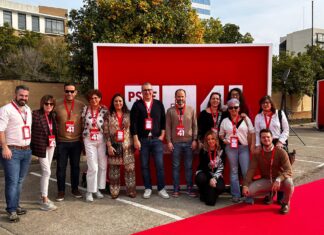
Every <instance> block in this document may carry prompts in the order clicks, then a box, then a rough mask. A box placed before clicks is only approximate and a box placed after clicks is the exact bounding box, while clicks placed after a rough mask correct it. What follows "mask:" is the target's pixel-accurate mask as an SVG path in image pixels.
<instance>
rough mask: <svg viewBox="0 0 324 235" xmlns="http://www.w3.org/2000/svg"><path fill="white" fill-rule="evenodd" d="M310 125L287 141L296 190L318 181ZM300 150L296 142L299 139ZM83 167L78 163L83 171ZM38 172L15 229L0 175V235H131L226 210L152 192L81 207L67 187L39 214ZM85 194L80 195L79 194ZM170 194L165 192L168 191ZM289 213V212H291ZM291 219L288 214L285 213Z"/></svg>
mask: <svg viewBox="0 0 324 235" xmlns="http://www.w3.org/2000/svg"><path fill="white" fill-rule="evenodd" d="M314 126H315V125H314V123H311V124H307V125H296V126H293V127H292V128H293V131H294V132H295V133H297V135H298V136H296V135H295V134H294V132H293V131H291V136H290V138H289V147H290V149H291V150H292V149H296V151H297V158H296V162H295V163H294V165H293V174H294V182H295V184H296V185H300V184H304V183H307V182H312V181H315V180H317V179H321V178H323V177H324V144H323V140H324V132H320V131H318V130H316V129H315V128H314ZM299 138H300V139H301V140H302V141H303V142H304V143H305V144H306V145H303V143H302V142H301V141H300V139H299ZM84 165H85V163H83V166H84ZM39 174H40V167H39V164H38V163H37V162H34V163H33V164H32V165H31V167H30V173H29V175H28V176H27V177H26V180H25V182H24V188H23V192H22V195H21V205H22V206H24V207H26V208H27V209H28V213H27V214H26V215H24V216H21V217H20V222H19V223H9V222H8V220H7V215H6V212H5V210H4V208H5V198H4V176H3V172H2V170H1V169H0V208H1V210H0V234H1V235H2V234H4V235H5V234H33V235H34V234H78V235H80V234H113V235H117V234H131V233H134V232H138V231H142V230H145V229H149V228H152V227H155V226H158V225H162V224H166V223H170V222H175V221H177V220H181V219H184V218H188V217H191V216H194V215H197V214H201V213H204V212H208V211H211V210H215V209H218V208H222V207H226V206H228V205H232V202H231V201H230V195H229V194H226V193H225V194H223V195H221V197H220V198H219V200H218V202H217V204H216V206H214V207H210V206H205V205H204V204H203V203H201V202H200V201H199V199H198V198H190V197H189V196H188V195H186V194H185V193H182V194H181V195H180V197H179V198H172V197H171V198H170V199H162V198H160V197H159V196H158V195H157V192H156V190H154V192H153V195H152V197H151V198H150V199H143V198H142V197H141V195H142V193H143V192H142V190H138V196H137V197H136V198H134V199H131V198H129V197H126V196H125V192H124V191H122V192H121V196H120V197H119V198H118V199H117V200H113V199H111V198H110V197H109V195H105V198H104V199H100V200H99V199H95V201H94V202H93V203H87V202H85V200H84V199H75V198H73V197H72V195H71V193H70V186H69V185H67V189H66V194H67V195H66V198H65V200H64V201H63V202H55V204H56V205H57V206H58V209H57V210H56V211H51V212H45V211H41V210H40V209H39V204H38V201H39V179H40V178H39ZM81 191H82V192H83V193H85V189H83V188H81ZM169 192H170V193H171V191H169ZM56 193H57V189H56V182H55V163H53V164H52V179H51V181H50V184H49V198H50V199H52V200H54V198H55V196H56ZM292 209H293V208H292ZM291 213H293V210H292V211H291Z"/></svg>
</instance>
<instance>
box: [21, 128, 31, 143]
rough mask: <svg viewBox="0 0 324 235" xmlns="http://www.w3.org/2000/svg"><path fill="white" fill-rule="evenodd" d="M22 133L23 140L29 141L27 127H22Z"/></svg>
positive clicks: (28, 129)
mask: <svg viewBox="0 0 324 235" xmlns="http://www.w3.org/2000/svg"><path fill="white" fill-rule="evenodd" d="M22 133H23V139H24V140H28V139H30V127H29V126H23V127H22Z"/></svg>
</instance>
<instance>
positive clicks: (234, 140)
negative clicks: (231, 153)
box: [230, 136, 239, 149]
mask: <svg viewBox="0 0 324 235" xmlns="http://www.w3.org/2000/svg"><path fill="white" fill-rule="evenodd" d="M230 144H231V148H234V149H237V148H238V145H239V141H238V137H237V136H232V137H231V138H230Z"/></svg>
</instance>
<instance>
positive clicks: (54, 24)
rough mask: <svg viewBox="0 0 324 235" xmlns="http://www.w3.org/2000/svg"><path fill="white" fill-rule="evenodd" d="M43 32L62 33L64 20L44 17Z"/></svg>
mask: <svg viewBox="0 0 324 235" xmlns="http://www.w3.org/2000/svg"><path fill="white" fill-rule="evenodd" d="M45 33H55V34H64V21H63V20H56V19H48V18H47V19H45Z"/></svg>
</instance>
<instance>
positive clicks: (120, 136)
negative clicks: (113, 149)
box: [116, 130, 124, 142]
mask: <svg viewBox="0 0 324 235" xmlns="http://www.w3.org/2000/svg"><path fill="white" fill-rule="evenodd" d="M116 142H124V130H118V131H117V132H116Z"/></svg>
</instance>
